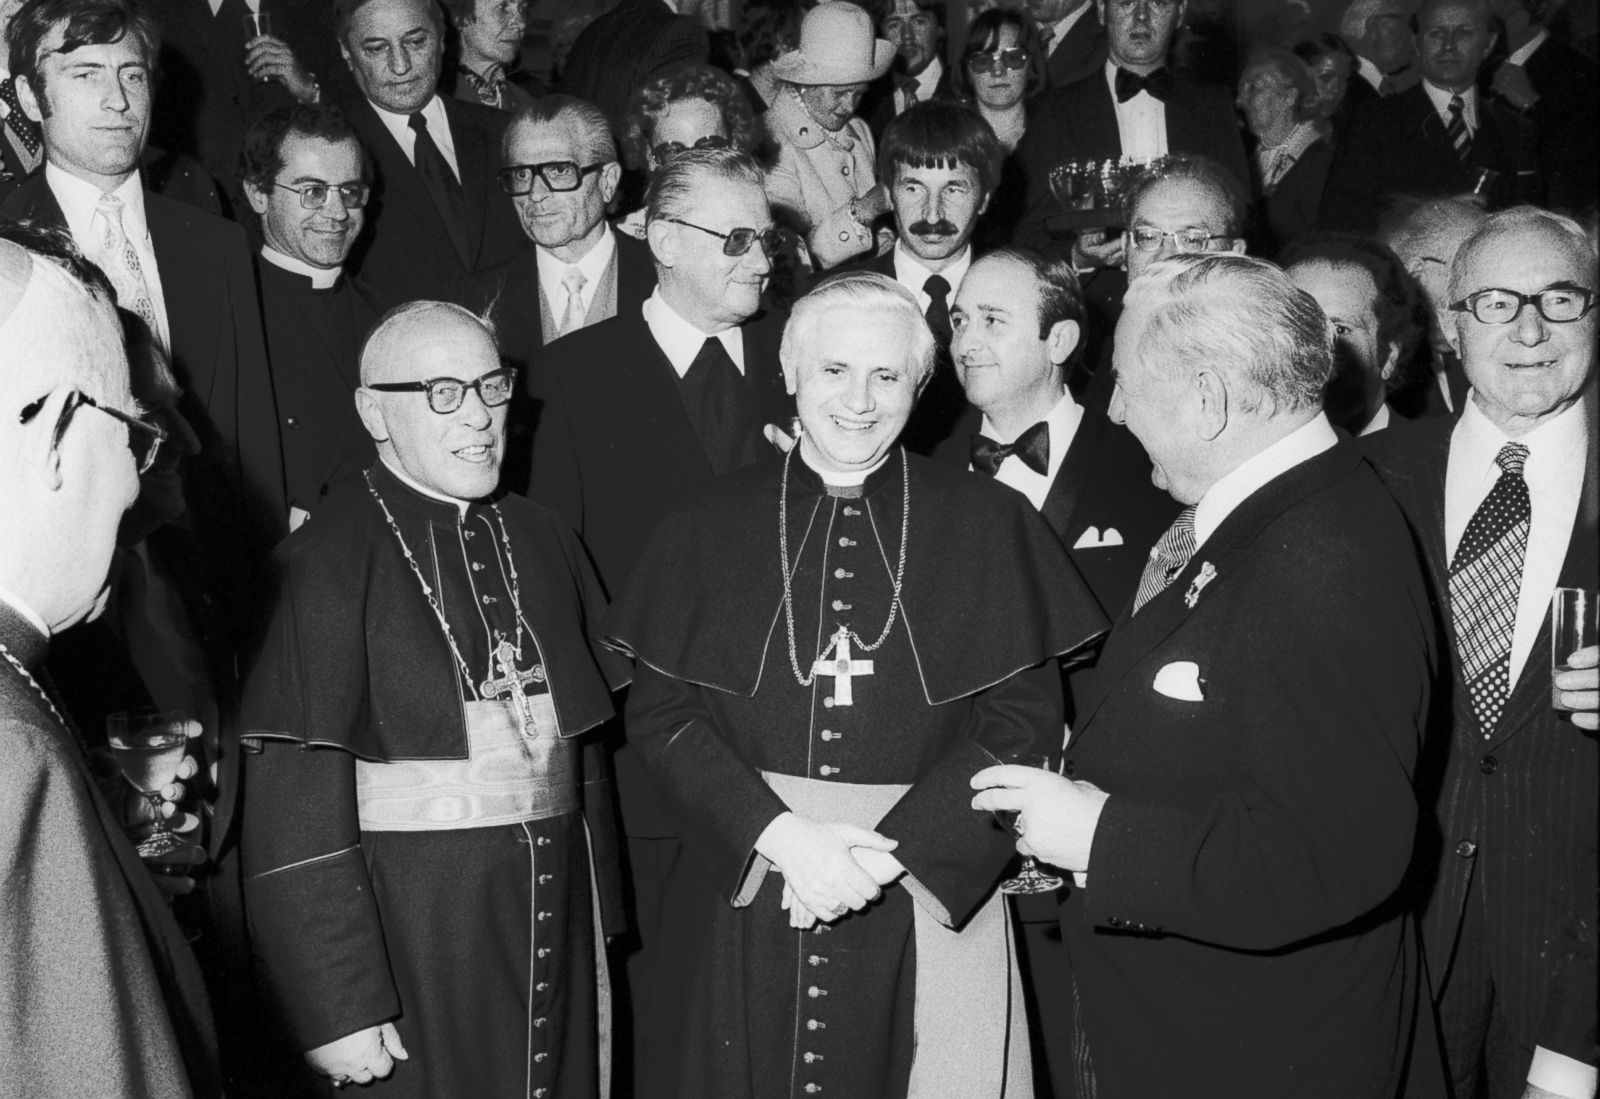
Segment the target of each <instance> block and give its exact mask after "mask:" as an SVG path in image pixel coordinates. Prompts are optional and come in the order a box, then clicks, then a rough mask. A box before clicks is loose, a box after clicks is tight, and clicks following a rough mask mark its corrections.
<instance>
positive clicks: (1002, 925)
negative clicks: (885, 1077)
mask: <svg viewBox="0 0 1600 1099" xmlns="http://www.w3.org/2000/svg"><path fill="white" fill-rule="evenodd" d="M761 777H762V778H763V779H765V780H766V782H767V785H768V786H770V787H772V789H773V790H774V791H775V792H776V793H777V795H778V796H779V797H780V798H782V799H783V801H784V804H785V805H787V806H788V807H789V808H790V809H792V810H793V811H794V812H796V813H799V814H800V815H801V816H805V817H810V818H811V819H813V820H819V821H839V822H843V823H847V824H857V825H860V826H861V827H863V828H876V827H877V824H878V822H879V821H880V820H882V819H883V818H884V816H885V815H886V814H887V813H888V812H889V810H890V809H892V808H894V805H895V803H896V802H898V801H899V800H900V798H901V797H902V796H903V795H904V794H905V792H906V791H907V790H908V789H910V787H909V786H902V785H881V786H874V785H864V784H860V783H849V782H821V781H818V780H817V779H811V778H802V777H797V776H795V775H780V774H774V773H770V772H763V773H762V776H761ZM891 838H892V837H891ZM769 870H770V871H771V872H773V873H774V874H776V873H778V870H777V868H776V867H775V866H773V865H772V863H771V862H769V861H768V860H767V859H765V858H763V857H762V856H760V855H755V856H754V857H753V858H752V859H751V864H750V868H749V870H747V871H746V873H745V878H744V881H743V882H742V883H741V884H740V889H739V891H738V893H737V895H736V896H735V897H734V902H733V903H734V905H735V907H743V906H745V905H748V904H750V903H751V901H753V900H754V899H755V896H756V893H757V892H758V891H759V890H760V888H761V883H762V881H763V879H764V878H765V877H766V875H767V872H768V871H769ZM898 884H900V885H903V886H905V888H906V891H907V892H908V893H910V894H911V898H912V900H913V901H914V902H915V903H914V904H913V906H912V911H913V913H914V917H913V927H914V933H915V934H916V937H917V955H916V956H917V977H916V980H917V988H916V1006H915V1013H914V1016H915V1026H916V1049H915V1051H914V1052H913V1054H912V1061H911V1082H910V1088H909V1089H908V1091H907V1095H908V1097H909V1099H946V1097H948V1099H1029V1097H1031V1096H1032V1095H1033V1068H1032V1061H1031V1059H1030V1057H1029V1052H1028V1018H1027V1009H1026V1007H1025V1006H1024V1003H1023V999H1022V981H1021V979H1020V977H1019V976H1018V972H1017V954H1016V944H1015V942H1014V941H1013V939H1012V935H1011V919H1010V915H1009V913H1008V911H1007V908H1006V904H1005V898H1004V897H1003V896H1002V895H1001V894H1000V893H999V891H998V890H997V891H996V892H995V893H994V894H993V895H992V896H990V898H989V899H988V901H986V902H985V903H984V904H983V906H982V907H981V908H979V909H978V911H977V912H976V913H975V914H974V915H973V917H972V919H970V920H968V921H967V925H966V926H965V927H963V928H961V929H960V930H959V931H957V930H954V929H952V928H951V927H950V926H949V921H950V914H949V911H948V910H947V909H946V908H945V906H944V905H943V904H940V903H939V901H938V900H937V899H936V898H935V897H934V896H933V895H932V894H931V893H929V892H928V891H927V890H926V889H925V888H924V887H923V886H922V883H920V882H918V881H917V880H916V878H914V877H912V876H911V875H910V874H909V873H908V874H906V876H905V877H903V878H901V879H900V881H899V882H898Z"/></svg>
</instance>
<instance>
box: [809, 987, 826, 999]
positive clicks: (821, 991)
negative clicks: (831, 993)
mask: <svg viewBox="0 0 1600 1099" xmlns="http://www.w3.org/2000/svg"><path fill="white" fill-rule="evenodd" d="M827 994H828V990H827V989H825V988H818V987H817V986H816V985H812V986H811V987H810V988H808V989H806V995H807V996H810V997H811V998H812V999H813V1000H815V999H816V998H817V997H818V996H826V995H827Z"/></svg>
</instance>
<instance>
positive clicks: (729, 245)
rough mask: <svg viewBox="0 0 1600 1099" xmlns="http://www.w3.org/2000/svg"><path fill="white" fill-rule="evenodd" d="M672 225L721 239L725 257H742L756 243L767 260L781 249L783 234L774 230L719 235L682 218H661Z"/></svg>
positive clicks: (735, 230)
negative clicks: (685, 227) (682, 226)
mask: <svg viewBox="0 0 1600 1099" xmlns="http://www.w3.org/2000/svg"><path fill="white" fill-rule="evenodd" d="M661 220H662V221H670V222H672V224H674V225H684V226H687V227H688V228H690V229H698V230H700V231H701V232H702V233H710V234H711V235H712V236H714V237H721V238H722V254H723V255H725V256H742V255H744V254H745V253H746V252H748V251H750V246H751V245H752V244H755V243H756V242H757V241H759V242H760V243H761V251H762V252H764V253H766V256H767V258H768V259H771V258H772V257H773V256H775V255H777V254H778V249H779V248H781V247H783V234H782V233H780V232H778V230H776V229H748V228H746V229H729V230H728V231H727V232H726V233H719V232H717V231H716V230H715V229H707V228H706V227H705V226H704V225H696V224H695V223H694V222H692V221H684V220H683V219H682V218H662V219H661Z"/></svg>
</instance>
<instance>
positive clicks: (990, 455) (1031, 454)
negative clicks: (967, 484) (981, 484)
mask: <svg viewBox="0 0 1600 1099" xmlns="http://www.w3.org/2000/svg"><path fill="white" fill-rule="evenodd" d="M1013 455H1015V456H1016V457H1018V458H1020V459H1021V460H1022V464H1023V465H1025V466H1027V467H1028V468H1029V469H1031V470H1033V471H1034V472H1035V473H1037V474H1038V475H1039V476H1041V477H1043V476H1044V475H1045V474H1046V473H1048V472H1049V470H1050V425H1049V424H1047V423H1045V422H1044V421H1043V420H1040V421H1039V422H1038V423H1036V424H1034V425H1033V426H1032V427H1030V428H1029V429H1028V430H1026V431H1024V432H1023V433H1022V434H1021V435H1018V436H1017V441H1016V442H1014V443H997V442H995V441H994V440H993V439H991V438H989V436H987V435H974V436H973V437H972V468H973V469H974V470H975V471H976V472H978V473H987V474H988V475H989V476H991V477H993V476H994V475H995V474H996V473H999V472H1000V464H1001V463H1002V462H1004V461H1005V460H1006V459H1007V458H1010V457H1011V456H1013Z"/></svg>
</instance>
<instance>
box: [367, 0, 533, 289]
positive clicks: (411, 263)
mask: <svg viewBox="0 0 1600 1099" xmlns="http://www.w3.org/2000/svg"><path fill="white" fill-rule="evenodd" d="M336 12H337V18H338V33H339V49H340V51H341V52H342V53H343V55H344V59H345V62H346V63H347V64H348V65H349V66H350V71H351V73H352V74H354V76H355V81H356V84H357V86H358V87H359V88H360V91H361V99H360V102H359V103H358V104H357V105H356V106H355V107H354V108H353V109H352V110H351V112H350V124H351V126H353V127H354V128H355V131H356V134H357V136H359V137H360V138H361V144H362V145H363V146H364V147H365V148H366V149H367V152H368V153H369V154H371V156H372V159H373V162H374V168H375V170H374V173H373V174H374V179H373V183H374V194H375V202H374V209H373V211H372V214H371V217H372V221H373V228H372V232H371V233H369V234H368V238H367V240H366V241H364V242H363V243H362V245H361V247H360V248H359V249H358V250H357V251H356V252H355V254H354V258H353V260H352V267H353V268H354V270H355V273H356V274H358V275H360V276H361V277H362V278H363V279H365V280H366V281H367V284H368V285H369V286H371V287H372V289H373V290H374V291H375V292H376V293H377V294H378V295H379V296H380V297H382V298H383V299H384V300H385V301H389V302H395V303H399V302H407V301H417V300H421V299H427V300H440V301H457V302H459V301H463V300H466V299H467V298H468V297H470V295H471V282H470V280H471V277H472V276H473V275H474V274H476V273H478V272H481V271H485V270H488V269H489V268H492V267H494V266H496V265H498V264H502V263H505V262H507V261H509V260H510V259H511V258H512V257H513V256H515V255H516V253H517V251H518V249H519V248H520V247H521V241H522V236H521V234H520V233H518V232H517V225H516V216H515V214H514V213H513V211H512V210H511V208H510V206H509V205H508V204H507V203H506V202H505V200H504V198H503V197H502V196H501V195H500V193H499V187H498V185H497V184H496V182H495V169H496V165H497V164H498V163H499V157H500V140H501V137H502V136H503V135H504V134H505V129H506V122H507V116H506V114H505V113H504V112H503V111H497V110H495V109H494V108H492V107H484V106H480V105H479V104H476V103H464V102H462V101H461V100H459V99H455V98H451V97H444V96H440V95H439V94H438V91H437V88H438V84H439V66H440V64H441V63H442V61H443V59H444V16H443V14H441V12H440V10H439V7H438V5H436V4H434V3H431V2H430V0H339V3H338V5H337V8H336Z"/></svg>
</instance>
